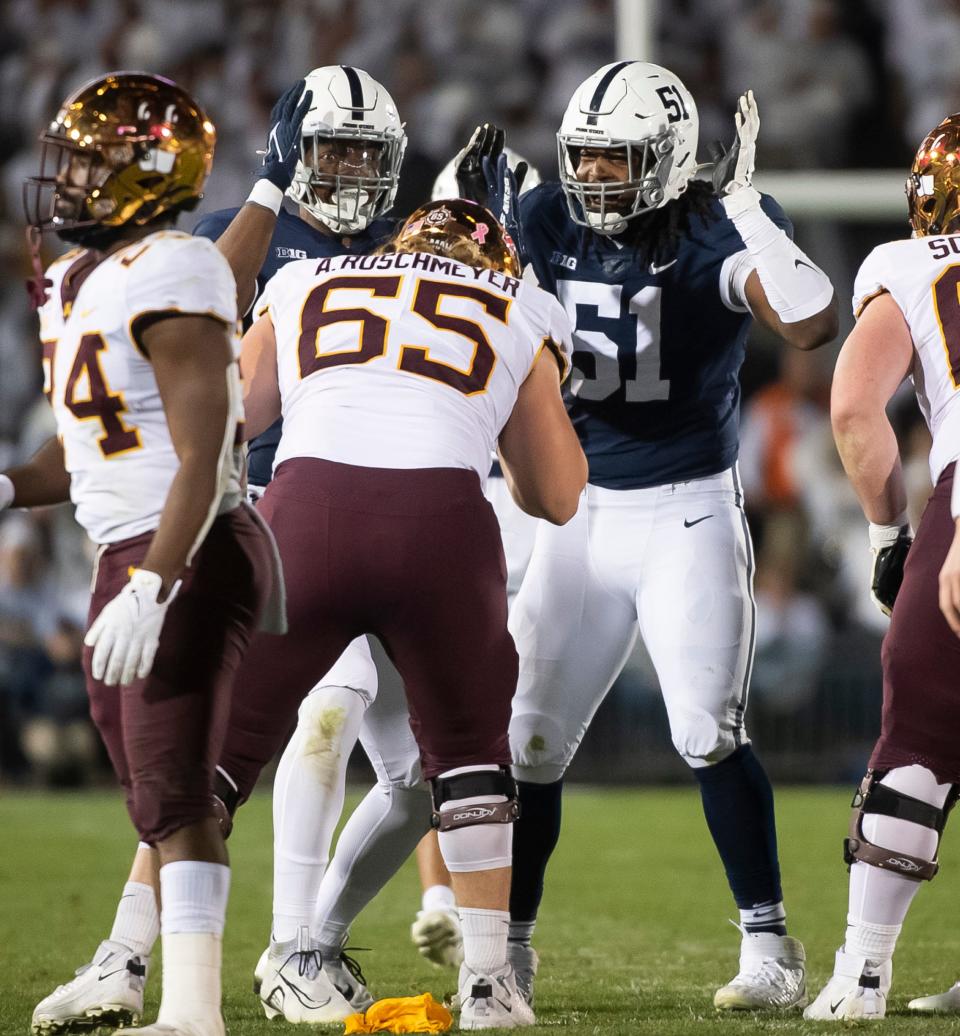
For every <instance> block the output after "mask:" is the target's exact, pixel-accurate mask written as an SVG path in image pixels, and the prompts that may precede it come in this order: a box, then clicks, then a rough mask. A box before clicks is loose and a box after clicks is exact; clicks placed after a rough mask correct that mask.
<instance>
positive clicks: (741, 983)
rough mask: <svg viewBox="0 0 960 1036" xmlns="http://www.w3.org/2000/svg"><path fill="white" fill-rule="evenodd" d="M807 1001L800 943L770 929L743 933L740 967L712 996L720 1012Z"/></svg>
mask: <svg viewBox="0 0 960 1036" xmlns="http://www.w3.org/2000/svg"><path fill="white" fill-rule="evenodd" d="M806 1002H807V978H806V954H805V953H804V952H803V943H801V942H800V940H799V939H794V938H792V937H791V936H789V935H775V934H774V933H773V932H757V933H755V934H752V935H751V934H745V935H744V937H743V942H741V943H740V970H739V972H737V974H736V976H735V977H734V978H732V979H731V980H730V981H729V982H728V983H727V984H726V985H725V986H721V987H720V989H718V990H717V991H716V993H715V994H714V997H713V1006H714V1007H716V1008H717V1009H718V1010H721V1011H762V1010H764V1009H771V1008H772V1009H775V1010H787V1009H788V1008H791V1007H803V1005H804V1004H805V1003H806Z"/></svg>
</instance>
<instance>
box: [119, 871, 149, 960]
mask: <svg viewBox="0 0 960 1036" xmlns="http://www.w3.org/2000/svg"><path fill="white" fill-rule="evenodd" d="M159 935H160V914H159V912H158V910H157V897H156V894H155V893H154V891H153V889H152V888H151V887H150V886H149V885H144V884H142V883H141V882H139V881H128V882H127V883H126V884H125V885H124V886H123V895H122V896H121V897H120V902H119V903H118V904H117V913H116V916H115V917H114V919H113V928H111V929H110V941H111V942H119V943H122V944H123V945H124V946H128V947H129V948H130V949H131V950H133V952H134V953H142V954H143V955H144V956H147V957H149V956H150V954H151V953H152V952H153V946H154V943H155V942H156V941H157V938H158V937H159Z"/></svg>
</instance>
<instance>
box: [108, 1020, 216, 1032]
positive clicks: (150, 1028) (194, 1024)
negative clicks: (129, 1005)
mask: <svg viewBox="0 0 960 1036" xmlns="http://www.w3.org/2000/svg"><path fill="white" fill-rule="evenodd" d="M226 1033H227V1030H226V1026H225V1025H224V1024H223V1018H222V1016H220V1015H217V1016H216V1017H213V1018H207V1019H206V1020H205V1021H202V1022H200V1021H189V1022H154V1023H153V1025H147V1026H144V1028H142V1029H139V1028H137V1029H117V1030H116V1031H115V1032H114V1033H113V1036H226Z"/></svg>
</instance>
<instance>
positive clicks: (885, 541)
mask: <svg viewBox="0 0 960 1036" xmlns="http://www.w3.org/2000/svg"><path fill="white" fill-rule="evenodd" d="M909 530H910V521H909V519H908V518H907V512H906V511H904V512H903V513H902V514H901V515H900V516H899V517H898V518H897V519H896V520H895V521H893V522H891V523H890V524H889V525H877V524H876V523H875V522H871V523H870V529H869V536H870V549H871V550H884V549H885V548H886V547H890V546H893V544H894V543H896V541H897V537H898V536H899V535H900V534H901V533H902V532H904V531H907V532H909Z"/></svg>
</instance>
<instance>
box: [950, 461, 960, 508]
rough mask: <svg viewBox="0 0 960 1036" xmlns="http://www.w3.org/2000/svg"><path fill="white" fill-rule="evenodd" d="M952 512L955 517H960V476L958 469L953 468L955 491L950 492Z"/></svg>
mask: <svg viewBox="0 0 960 1036" xmlns="http://www.w3.org/2000/svg"><path fill="white" fill-rule="evenodd" d="M950 513H951V514H952V515H953V517H954V518H960V477H958V475H957V469H956V467H954V469H953V491H952V492H951V493H950Z"/></svg>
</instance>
